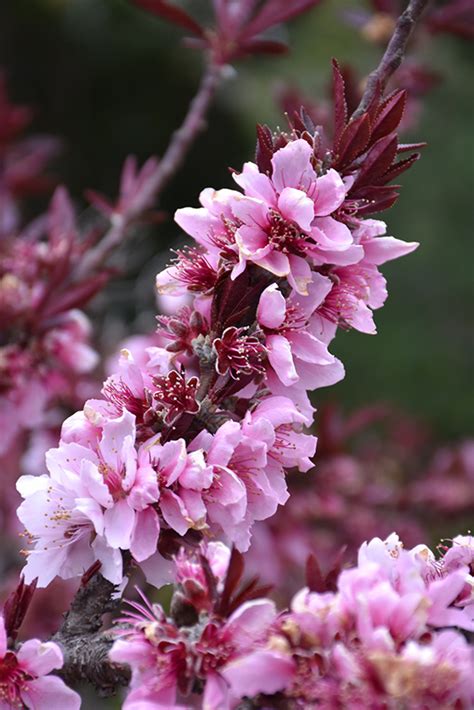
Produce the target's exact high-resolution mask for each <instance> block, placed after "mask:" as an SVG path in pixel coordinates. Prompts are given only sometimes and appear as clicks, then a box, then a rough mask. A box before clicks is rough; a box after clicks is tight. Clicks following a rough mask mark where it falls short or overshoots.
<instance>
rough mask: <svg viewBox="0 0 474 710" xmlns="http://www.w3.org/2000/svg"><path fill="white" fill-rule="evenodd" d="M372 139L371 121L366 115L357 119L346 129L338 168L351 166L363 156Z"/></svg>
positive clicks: (338, 159)
mask: <svg viewBox="0 0 474 710" xmlns="http://www.w3.org/2000/svg"><path fill="white" fill-rule="evenodd" d="M369 139H370V121H369V117H368V115H367V114H366V113H363V114H362V116H359V117H358V118H355V119H354V120H353V121H350V123H348V124H347V126H346V127H345V129H344V131H343V133H342V135H341V140H340V144H339V155H338V158H337V162H336V163H335V166H336V167H341V166H343V165H350V163H352V161H353V160H354V158H357V156H358V155H361V154H362V153H363V152H364V151H365V149H366V148H367V144H368V142H369Z"/></svg>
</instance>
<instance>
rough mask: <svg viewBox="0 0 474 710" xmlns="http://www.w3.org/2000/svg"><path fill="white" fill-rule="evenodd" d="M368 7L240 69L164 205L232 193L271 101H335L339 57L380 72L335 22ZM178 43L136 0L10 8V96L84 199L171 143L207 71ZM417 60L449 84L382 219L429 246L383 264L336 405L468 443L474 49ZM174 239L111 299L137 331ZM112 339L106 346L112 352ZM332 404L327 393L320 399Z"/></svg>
mask: <svg viewBox="0 0 474 710" xmlns="http://www.w3.org/2000/svg"><path fill="white" fill-rule="evenodd" d="M188 5H192V7H193V9H196V11H197V12H198V13H199V12H201V11H203V8H204V7H205V3H204V0H199V2H198V1H197V0H193V2H188ZM358 6H359V3H358V2H357V1H356V0H347V1H346V2H340V1H339V0H326V2H323V4H322V6H321V7H320V8H319V9H316V10H315V11H313V13H312V14H311V15H308V16H307V17H304V18H302V19H300V20H299V21H296V22H295V23H293V24H292V25H291V27H290V29H289V30H288V34H289V42H290V45H291V47H292V51H291V54H290V55H288V57H285V58H282V59H279V58H275V59H273V58H265V59H254V60H251V61H247V62H244V63H242V64H240V65H239V66H238V67H237V74H236V76H235V77H234V78H233V79H231V80H230V81H229V82H228V83H227V85H226V86H225V87H224V89H223V90H222V91H221V93H220V97H219V101H218V104H217V106H216V107H215V108H214V110H213V111H212V113H211V116H210V121H209V125H210V130H209V131H207V132H206V133H205V134H204V135H203V136H202V137H201V138H200V140H199V142H198V144H197V145H196V146H195V147H194V148H193V150H192V152H191V154H190V156H189V159H188V160H187V162H186V165H185V167H184V169H183V170H182V171H181V172H180V174H179V175H178V176H177V177H176V179H175V180H174V181H173V183H172V185H170V187H169V188H168V190H167V191H166V192H165V194H164V195H163V198H162V203H161V207H162V209H164V210H165V211H167V212H169V213H172V212H173V211H174V209H175V208H176V207H177V206H180V205H186V204H189V205H193V204H196V202H197V196H198V193H199V191H200V190H201V189H202V188H203V187H205V186H207V185H213V186H216V187H217V186H224V185H227V186H230V184H231V179H230V176H229V174H228V169H227V168H228V166H229V165H230V166H234V167H238V166H239V165H241V163H242V162H243V160H245V159H248V158H251V157H252V152H253V142H254V125H255V123H256V121H259V122H267V123H269V124H270V125H273V126H275V125H278V124H280V125H283V124H284V118H282V116H281V114H280V112H279V111H278V108H277V107H276V105H275V103H274V92H275V89H276V87H277V86H278V84H281V83H282V82H289V83H290V84H291V85H298V86H300V87H301V88H302V89H303V90H304V91H306V92H308V93H310V94H311V95H318V94H321V92H325V91H326V87H327V81H328V76H329V67H330V59H331V57H332V56H336V57H337V58H338V59H339V60H340V61H341V62H344V61H350V62H352V63H354V64H355V65H356V66H357V67H358V68H359V70H360V71H361V72H364V71H368V70H370V69H371V68H372V67H373V66H374V64H375V63H376V62H377V60H378V57H379V54H380V50H379V49H377V48H376V47H372V46H369V45H367V44H366V43H364V41H363V40H362V39H361V38H360V36H359V34H358V32H357V31H356V30H355V29H353V28H351V27H350V26H347V25H346V24H344V22H343V21H342V20H341V10H342V9H343V8H344V7H349V8H352V9H353V8H355V7H358ZM179 39H180V35H179V32H178V31H176V30H175V29H174V28H170V27H169V26H167V25H165V24H164V23H162V22H160V21H159V20H158V19H156V18H152V17H150V16H148V15H146V14H145V13H142V12H140V11H138V10H136V9H134V8H132V7H130V6H129V5H128V3H127V2H126V0H3V2H2V3H0V65H3V66H4V67H5V69H6V70H7V72H8V75H9V79H10V88H11V93H12V96H13V98H14V99H15V100H17V101H21V102H24V103H27V104H32V105H33V106H34V107H35V108H36V111H37V114H36V118H35V122H34V128H35V130H37V131H44V132H51V133H55V134H58V135H59V136H61V137H62V138H63V140H64V144H65V150H64V153H63V157H62V158H61V159H60V160H59V161H58V163H57V165H56V170H57V174H58V175H59V176H60V177H61V179H62V180H63V181H64V182H65V183H66V184H67V185H68V186H69V188H70V189H71V191H72V193H73V195H74V197H75V198H76V199H77V200H78V202H79V204H81V203H82V204H84V203H83V202H82V200H83V197H82V194H83V190H84V188H86V187H93V188H95V189H98V190H100V191H103V192H105V193H106V194H109V195H111V196H112V195H114V194H115V192H116V189H117V182H118V175H119V172H120V168H121V165H122V163H123V160H124V158H125V156H126V155H127V154H129V153H135V154H136V155H137V156H138V157H139V158H140V159H142V160H143V159H145V158H146V157H147V156H148V155H150V154H159V153H160V152H161V151H162V150H163V149H164V147H165V146H166V142H167V138H168V136H169V134H170V132H171V131H172V130H173V129H174V128H175V127H176V126H177V125H178V124H179V121H180V119H181V117H182V116H183V114H184V112H185V110H186V106H187V104H188V102H189V100H190V97H191V96H192V92H193V89H194V87H195V86H196V83H197V81H198V77H199V69H200V65H201V58H200V57H199V56H198V55H197V54H196V53H195V52H193V51H191V50H186V49H183V48H182V46H181V45H180V42H179ZM421 54H422V59H423V60H424V61H425V62H427V63H428V64H429V65H430V66H431V67H432V68H434V69H435V70H436V71H438V72H439V73H440V74H441V75H442V77H443V81H442V83H441V84H440V85H439V87H437V88H436V89H435V90H434V91H433V92H432V94H431V95H430V96H429V98H428V99H427V100H426V102H425V107H424V111H423V114H422V120H421V123H420V125H419V127H418V129H417V131H416V135H412V136H409V138H413V139H416V140H420V139H425V140H427V141H428V142H429V147H428V148H427V149H425V151H424V156H423V159H422V160H421V161H420V162H419V163H418V164H417V165H416V166H415V168H413V170H412V171H410V173H409V174H408V175H407V176H403V184H404V189H403V191H402V197H401V199H400V201H399V202H398V204H397V205H396V206H395V207H394V208H393V209H392V210H391V211H390V213H386V215H385V219H386V220H388V222H389V230H390V233H391V234H394V235H396V236H398V237H400V238H402V239H407V240H409V241H411V240H417V241H420V242H421V247H420V249H419V250H418V251H417V252H416V253H415V254H414V255H412V256H410V257H408V258H407V259H405V260H403V261H402V262H399V263H397V264H395V265H394V266H393V267H391V266H390V265H389V266H388V267H387V268H386V269H385V273H386V274H387V276H388V278H389V285H390V298H389V302H388V305H387V307H386V308H385V309H384V310H383V312H381V313H380V315H379V316H378V318H377V322H378V327H379V335H378V336H377V338H375V339H374V338H370V336H364V335H361V334H359V333H355V332H351V333H347V334H342V335H341V336H340V337H339V339H338V340H337V341H336V343H335V346H334V347H333V349H334V351H335V352H336V353H337V354H340V355H341V357H342V358H343V360H344V362H345V363H346V366H347V371H348V376H347V378H346V380H345V381H344V382H342V383H341V384H339V385H338V386H337V387H336V388H335V389H331V392H330V393H329V396H330V397H331V398H334V397H337V398H338V399H339V400H341V401H342V402H344V404H345V405H348V406H360V405H363V404H368V403H370V402H373V401H378V400H390V401H393V402H394V403H396V404H398V405H401V406H403V407H404V408H406V409H407V410H408V411H409V412H412V413H414V414H417V415H421V416H424V417H425V418H426V419H427V421H428V422H430V423H432V424H433V425H434V427H435V429H436V430H437V431H438V432H439V433H440V434H441V435H443V436H460V435H463V434H467V433H469V428H470V425H471V423H472V414H471V409H472V401H473V394H474V392H473V376H472V359H473V354H474V350H473V343H472V338H471V337H470V336H471V334H472V331H473V328H472V326H473V278H472V276H473V267H472V264H473V261H474V254H473V240H472V237H471V230H472V195H473V187H474V178H473V165H474V139H473V131H472V106H473V105H474V104H473V101H474V85H473V82H472V54H473V53H472V46H470V45H468V44H467V42H464V41H462V40H456V39H453V38H449V37H439V38H436V39H435V40H434V42H433V43H432V44H431V45H429V46H428V45H427V46H426V47H421ZM86 217H87V213H86ZM177 236H178V231H177V229H176V228H175V226H174V225H173V222H172V221H171V220H168V221H167V222H165V223H164V224H162V225H160V226H159V227H156V228H153V229H152V230H149V231H148V232H147V233H146V236H145V237H140V239H139V240H138V243H137V244H135V243H133V245H132V247H131V248H130V249H129V252H128V256H127V258H129V257H130V258H129V265H131V266H130V268H129V275H130V276H131V277H132V278H133V280H134V281H133V283H132V282H131V281H130V282H129V283H128V284H127V283H126V282H124V281H119V282H116V284H115V286H114V287H112V290H111V291H110V292H109V296H110V297H112V298H113V303H114V304H115V305H114V307H115V308H116V309H119V310H120V312H121V313H125V314H126V317H127V319H128V320H129V321H130V322H131V326H130V327H131V328H133V329H134V330H137V329H140V328H144V327H149V328H151V327H152V323H153V318H152V307H153V303H152V298H153V274H154V271H155V270H156V268H157V266H158V265H160V264H161V263H163V261H164V260H165V259H166V253H165V252H166V249H167V248H168V247H169V245H170V243H171V242H172V241H173V240H174V239H176V238H177ZM144 265H145V266H144ZM139 274H142V278H140V279H138V280H137V279H136V277H137V276H138V275H139ZM133 284H138V285H135V287H133ZM143 314H144V315H143ZM132 321H134V322H133V323H132ZM108 332H109V333H110V332H113V331H111V330H109V331H108ZM117 337H119V333H118V332H117ZM110 338H112V340H113V336H110V335H109V339H110ZM115 344H116V341H115V342H112V343H111V342H109V343H107V345H108V348H109V349H111V348H113V346H114V345H115ZM326 397H327V395H326V394H325V393H324V391H321V392H319V393H318V395H317V400H318V401H319V402H320V401H322V400H323V399H325V398H326Z"/></svg>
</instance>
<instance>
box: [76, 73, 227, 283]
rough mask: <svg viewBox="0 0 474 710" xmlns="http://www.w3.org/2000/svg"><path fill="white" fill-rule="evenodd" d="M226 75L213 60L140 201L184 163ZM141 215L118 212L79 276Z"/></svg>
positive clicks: (145, 200) (97, 262) (151, 195)
mask: <svg viewBox="0 0 474 710" xmlns="http://www.w3.org/2000/svg"><path fill="white" fill-rule="evenodd" d="M222 78H223V69H222V67H220V66H216V65H214V64H209V65H208V68H207V70H206V72H205V73H204V74H203V77H202V79H201V83H200V85H199V88H198V91H197V93H196V95H195V97H194V99H193V100H192V101H191V103H190V105H189V108H188V112H187V114H186V117H185V119H184V121H183V123H182V125H181V127H180V128H178V129H177V130H176V131H175V132H174V133H173V135H172V136H171V140H170V142H169V145H168V147H167V149H166V151H165V153H164V155H163V157H162V158H161V160H160V162H159V164H158V166H157V168H156V170H155V171H154V173H152V175H151V176H150V177H149V178H148V180H147V181H146V182H145V184H144V185H143V188H142V194H141V199H140V204H142V205H150V204H152V203H153V201H154V200H156V198H157V197H158V195H159V194H160V193H161V192H162V191H163V189H164V188H165V187H166V185H167V184H168V182H169V181H170V179H171V178H172V177H173V175H174V174H175V173H176V172H177V170H178V169H179V168H180V166H181V165H182V163H183V161H184V159H185V157H186V154H187V153H188V151H189V149H190V147H191V145H192V143H193V142H194V140H195V138H196V137H197V136H198V135H199V133H201V131H203V130H204V128H205V126H206V123H205V116H206V114H207V112H208V109H209V106H210V104H211V102H212V99H213V98H214V95H215V93H216V90H217V87H218V86H219V84H220V82H221V80H222ZM137 217H138V214H137V213H136V212H135V211H133V212H130V213H128V214H124V215H117V216H116V218H115V221H113V222H112V224H111V226H110V228H109V230H108V231H107V232H106V234H105V235H104V236H103V237H102V239H101V240H100V242H99V243H98V244H97V245H96V246H95V247H93V248H92V249H91V250H90V251H89V252H88V254H86V255H85V256H84V258H83V260H82V262H81V264H80V266H79V268H78V270H77V272H76V277H77V278H80V277H83V276H86V275H88V274H90V273H91V272H92V271H94V270H95V269H96V268H97V267H99V266H100V265H101V264H102V263H103V262H104V261H105V259H106V258H107V257H108V256H109V254H110V253H111V252H112V251H113V250H114V249H115V248H116V247H117V246H118V245H119V244H120V242H121V241H122V239H123V236H124V234H125V232H126V230H127V229H128V228H129V227H130V225H131V224H132V222H133V221H134V220H135V219H136V218H137Z"/></svg>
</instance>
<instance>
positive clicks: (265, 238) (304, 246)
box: [175, 140, 363, 294]
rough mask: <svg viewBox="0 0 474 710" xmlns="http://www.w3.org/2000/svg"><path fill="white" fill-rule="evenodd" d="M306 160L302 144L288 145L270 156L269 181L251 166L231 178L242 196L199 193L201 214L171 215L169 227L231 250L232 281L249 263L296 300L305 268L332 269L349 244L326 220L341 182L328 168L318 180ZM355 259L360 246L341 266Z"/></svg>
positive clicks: (303, 287)
mask: <svg viewBox="0 0 474 710" xmlns="http://www.w3.org/2000/svg"><path fill="white" fill-rule="evenodd" d="M311 159H312V149H311V146H310V145H309V144H308V143H307V142H306V141H304V140H295V141H292V142H290V143H288V144H287V145H286V146H285V147H284V148H281V149H280V150H278V151H276V152H275V154H274V156H273V158H272V168H273V172H272V176H271V177H269V176H268V175H266V174H264V173H261V172H260V171H259V169H258V168H257V166H256V165H255V164H254V163H246V164H245V165H244V168H243V171H242V173H240V174H239V175H234V179H235V181H236V182H237V184H238V185H239V186H240V187H242V188H243V190H244V192H245V195H244V196H242V195H241V194H240V193H238V192H235V191H232V190H220V191H218V192H215V191H212V192H206V191H205V192H204V193H202V194H201V201H202V204H203V205H204V207H203V208H200V209H190V208H185V209H182V210H178V211H177V213H176V217H175V218H176V221H177V222H178V224H179V225H180V226H181V227H182V228H183V229H184V230H185V231H187V232H188V234H190V235H191V236H192V237H194V238H195V239H196V241H197V242H198V243H199V244H201V245H202V246H205V247H207V248H208V249H210V250H211V251H212V250H215V249H216V246H217V248H218V249H219V248H220V249H221V250H222V245H226V249H227V254H229V253H230V255H231V256H234V254H235V252H236V251H238V254H239V263H238V264H236V265H235V266H234V268H233V272H232V273H233V278H235V277H236V276H237V275H238V274H239V273H241V272H242V271H243V270H244V269H245V265H246V263H247V261H251V262H253V263H255V264H257V265H259V266H261V267H262V268H264V269H266V270H268V271H270V272H271V273H273V274H274V275H275V276H280V277H281V276H286V277H287V278H288V281H289V283H290V284H291V286H292V287H293V288H294V289H295V290H296V291H297V292H298V293H301V294H306V293H307V285H308V283H309V282H310V281H311V269H310V264H314V265H319V264H322V263H325V262H330V263H331V262H332V263H339V257H338V255H339V254H340V253H342V252H345V251H347V250H349V249H350V248H351V247H352V244H353V238H352V234H351V232H350V230H349V229H348V227H347V226H346V225H345V224H344V223H343V222H341V221H339V220H337V219H335V218H334V217H332V216H331V215H332V214H333V213H334V212H336V211H337V210H338V208H339V207H340V206H341V205H342V203H343V202H344V199H345V195H346V188H345V186H344V183H343V181H342V179H341V177H340V176H339V174H338V173H337V172H336V171H335V170H333V169H331V170H329V171H328V172H327V173H326V174H325V175H322V176H319V177H318V176H317V174H316V172H315V170H314V168H313V165H312V162H311ZM362 256H363V252H362V250H361V249H360V247H358V248H356V249H355V250H354V249H352V250H351V255H350V257H343V259H342V263H354V261H358V260H359V259H360V258H361V257H362ZM234 258H235V257H234ZM347 258H349V261H347ZM308 261H309V263H308Z"/></svg>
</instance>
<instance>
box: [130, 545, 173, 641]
mask: <svg viewBox="0 0 474 710" xmlns="http://www.w3.org/2000/svg"><path fill="white" fill-rule="evenodd" d="M140 567H141V569H142V570H143V572H144V573H145V576H146V579H147V582H149V583H150V584H153V585H154V586H155V587H157V589H159V588H160V587H162V586H163V585H164V584H171V583H172V582H174V581H175V579H176V567H175V564H174V562H173V561H172V560H167V559H165V558H164V557H163V556H162V555H160V553H159V552H155V553H154V554H153V555H152V556H151V557H148V558H147V559H146V560H143V562H141V563H140ZM127 645H128V643H127Z"/></svg>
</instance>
